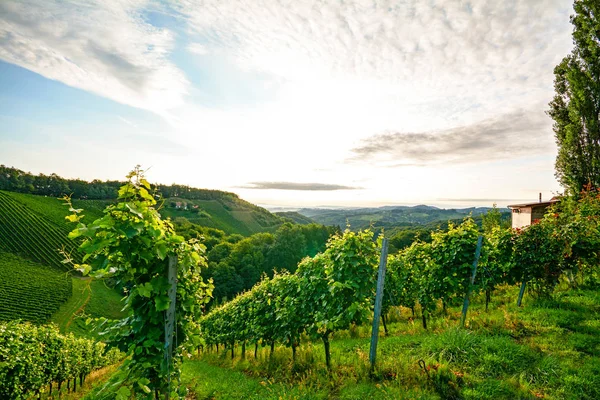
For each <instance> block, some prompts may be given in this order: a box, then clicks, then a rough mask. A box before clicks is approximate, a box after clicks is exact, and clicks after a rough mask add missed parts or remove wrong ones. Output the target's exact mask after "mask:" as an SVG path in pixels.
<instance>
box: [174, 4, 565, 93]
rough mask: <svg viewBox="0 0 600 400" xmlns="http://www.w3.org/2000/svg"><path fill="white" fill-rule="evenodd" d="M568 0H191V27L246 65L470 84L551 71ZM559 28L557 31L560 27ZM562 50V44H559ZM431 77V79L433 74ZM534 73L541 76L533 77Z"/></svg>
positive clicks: (305, 74) (184, 10)
mask: <svg viewBox="0 0 600 400" xmlns="http://www.w3.org/2000/svg"><path fill="white" fill-rule="evenodd" d="M571 5H572V1H570V0H545V1H537V2H498V1H496V0H478V1H475V2H459V1H455V0H440V1H436V2H435V3H432V2H425V1H421V0H407V1H402V2H390V1H388V0H371V1H361V0H350V1H344V2H337V1H335V2H334V1H331V2H314V1H291V2H290V1H287V0H271V1H268V2H256V1H254V0H229V1H226V2H224V1H222V0H203V1H201V2H200V1H197V0H184V1H182V2H180V3H178V6H176V7H177V8H178V11H179V12H180V13H181V14H182V15H186V16H187V21H188V26H189V29H190V31H191V32H192V33H193V34H195V35H197V36H199V37H201V38H202V40H203V42H206V43H209V44H211V45H215V46H218V47H219V48H221V49H224V50H225V51H227V52H228V53H229V54H231V55H232V56H233V57H235V58H236V59H237V60H238V62H239V63H240V64H241V65H244V66H246V67H247V68H252V67H253V68H257V69H261V70H266V71H270V72H272V73H274V74H278V75H282V76H286V77H292V78H293V77H296V78H300V79H303V78H311V77H315V76H328V77H331V76H352V77H355V78H362V79H367V80H386V81H394V82H398V81H407V80H412V81H420V82H423V83H426V84H427V85H429V86H432V87H437V88H442V87H443V85H442V84H440V83H441V82H448V81H450V80H451V79H453V78H456V77H460V80H458V81H455V82H454V85H455V86H461V87H463V88H464V89H465V90H469V88H470V86H471V84H472V83H474V84H477V85H485V84H487V85H489V84H496V83H498V81H503V82H520V83H521V85H523V84H525V85H526V86H529V85H531V82H527V80H528V79H532V78H535V77H537V76H538V75H536V74H539V73H543V74H545V75H546V76H547V75H549V74H550V75H551V73H552V66H553V64H552V65H551V66H550V69H548V64H549V63H554V62H555V60H556V57H557V53H556V51H557V50H560V51H562V50H566V49H568V46H569V45H570V41H569V38H568V37H564V36H562V33H563V32H564V29H565V27H568V18H565V17H566V15H565V14H568V12H569V11H570V9H571ZM559 34H560V35H559ZM558 54H561V53H558ZM427 81H428V82H427ZM534 81H535V79H534Z"/></svg>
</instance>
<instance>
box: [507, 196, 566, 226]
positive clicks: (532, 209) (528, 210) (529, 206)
mask: <svg viewBox="0 0 600 400" xmlns="http://www.w3.org/2000/svg"><path fill="white" fill-rule="evenodd" d="M557 201H558V199H557V198H556V197H553V198H552V199H550V200H549V201H542V194H541V193H540V199H539V201H538V202H537V203H525V204H513V205H510V206H508V208H510V209H511V211H512V213H511V215H512V227H513V229H515V228H523V227H525V226H529V225H531V224H533V223H534V222H536V221H537V220H540V219H542V218H543V217H544V214H545V213H546V210H547V209H548V207H550V205H552V204H554V203H556V202H557Z"/></svg>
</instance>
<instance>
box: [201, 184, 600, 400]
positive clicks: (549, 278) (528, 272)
mask: <svg viewBox="0 0 600 400" xmlns="http://www.w3.org/2000/svg"><path fill="white" fill-rule="evenodd" d="M599 206H600V195H599V194H598V193H595V192H593V193H587V194H583V195H582V197H581V198H580V199H579V201H570V200H564V201H563V202H561V203H560V205H558V206H557V207H556V208H554V209H552V210H551V211H550V212H549V213H548V214H547V215H546V216H545V217H544V219H543V220H541V221H539V222H538V223H536V224H534V225H532V226H530V227H528V228H527V229H523V230H502V229H500V228H499V227H496V228H494V229H491V230H490V231H489V232H486V234H485V235H484V237H483V248H482V250H481V257H480V259H479V275H478V278H477V279H476V280H475V285H472V284H471V276H472V274H473V273H474V269H473V259H474V254H475V250H476V246H477V241H478V236H479V235H480V233H479V232H478V229H477V227H476V225H475V224H474V223H473V221H472V220H471V219H467V220H465V221H464V222H463V223H462V224H461V225H459V226H452V225H451V226H450V227H449V229H448V230H447V231H439V232H437V233H434V234H433V241H432V242H431V243H421V242H417V243H414V244H413V245H412V246H411V247H409V248H408V249H406V250H404V251H402V252H400V253H398V254H396V255H394V256H391V257H390V259H389V262H388V266H389V268H388V272H387V275H386V280H387V281H386V285H385V288H386V289H385V296H384V315H386V313H387V314H388V315H389V310H390V309H392V308H393V309H398V307H400V306H401V307H405V308H407V309H412V311H411V312H412V316H413V318H414V317H415V316H416V315H415V314H416V312H415V309H416V310H417V311H420V314H421V315H420V318H421V319H422V326H423V329H428V319H429V318H430V317H431V316H432V315H436V316H439V312H440V311H439V310H440V309H441V312H442V313H443V315H448V312H449V310H450V309H451V308H455V307H456V306H458V305H459V304H460V303H462V302H463V299H465V297H466V296H467V295H468V294H469V293H470V292H471V291H473V295H474V296H477V295H478V294H479V293H481V294H482V296H483V297H484V299H485V300H484V301H485V309H486V310H487V309H488V306H489V303H490V302H491V301H492V296H493V295H494V293H495V291H496V290H497V288H503V290H506V289H505V288H506V287H510V285H514V284H519V285H520V287H521V288H522V290H521V291H520V294H519V296H518V299H517V296H515V297H514V298H513V299H512V301H513V302H514V303H517V302H518V303H519V304H521V301H522V296H523V292H524V290H525V288H528V293H529V294H530V298H538V299H547V300H548V301H550V300H551V299H552V293H553V291H554V289H555V288H556V286H557V285H559V283H561V282H562V283H563V284H564V285H567V286H568V287H571V288H574V287H577V286H581V285H592V286H593V287H595V285H597V284H598V278H599V277H600V268H599V267H600V265H599V263H598V256H599V255H598V250H599V249H600V207H599ZM376 265H377V248H376V245H375V243H374V241H373V234H372V233H371V232H369V231H364V232H359V233H353V232H351V231H346V232H345V233H344V234H343V235H342V236H337V237H334V238H333V239H331V240H330V242H329V243H328V246H327V249H326V251H325V252H324V253H322V254H318V255H317V256H315V257H314V258H306V259H304V260H303V261H302V262H301V263H300V265H299V266H298V270H297V272H296V273H295V274H276V275H275V277H274V278H272V279H267V278H266V279H264V280H263V281H262V282H261V283H259V284H257V285H256V286H255V287H254V288H253V289H252V290H250V291H248V292H246V293H244V294H242V295H240V296H239V297H237V298H236V299H234V300H233V301H231V302H229V303H226V304H224V305H222V306H220V307H218V308H216V309H214V310H212V311H211V312H210V313H209V314H207V315H206V316H204V317H203V318H202V319H201V320H200V321H199V325H200V331H201V332H202V336H203V340H204V343H205V345H206V346H207V349H209V350H210V349H213V350H215V351H216V352H217V353H218V352H219V349H221V350H223V349H227V351H228V352H229V351H230V352H231V358H232V359H233V358H234V357H235V351H236V348H237V349H238V350H240V351H241V358H242V359H244V358H246V346H247V345H254V356H255V357H256V355H257V352H258V348H259V346H261V347H262V346H267V347H270V350H269V354H270V355H269V358H272V357H273V354H274V350H275V346H276V345H281V346H284V347H288V348H290V349H291V357H292V361H293V362H295V360H296V354H297V349H298V347H299V346H300V344H301V341H305V342H306V341H308V342H311V343H312V342H313V341H314V340H315V339H317V340H319V341H322V349H323V352H324V360H325V365H326V367H327V369H329V370H331V369H332V362H331V359H332V355H331V338H332V337H333V336H335V335H336V334H337V333H340V332H342V331H350V330H352V329H357V328H360V327H361V324H363V323H364V322H366V321H367V320H368V318H369V317H370V316H372V308H373V299H374V286H375V285H374V280H375V276H376V271H375V267H376ZM465 303H466V300H465ZM596 310H597V307H595V308H594V313H596V312H597V311H596ZM580 318H581V317H580ZM385 322H386V321H385V319H384V326H385ZM436 323H437V321H436ZM590 323H592V324H596V323H597V318H596V317H592V320H591V321H590ZM467 325H468V322H467ZM455 326H457V327H458V326H459V325H458V323H456V325H455ZM570 326H571V327H572V329H578V328H575V323H574V321H572V322H570ZM353 327H354V328H353ZM385 330H386V331H387V327H386V329H385ZM581 330H582V333H583V334H585V335H588V334H589V332H596V331H597V329H593V328H592V329H587V330H586V328H585V327H584V326H582V327H581ZM458 335H459V336H460V334H458ZM463 339H464V338H463ZM463 339H461V340H463ZM589 343H590V344H593V346H596V345H597V344H596V343H597V340H594V339H592V341H590V342H589ZM236 344H237V346H236ZM509 345H510V343H509V342H507V343H506V346H509ZM589 351H591V354H593V355H597V351H596V350H589ZM450 398H454V397H450ZM456 398H458V397H456Z"/></svg>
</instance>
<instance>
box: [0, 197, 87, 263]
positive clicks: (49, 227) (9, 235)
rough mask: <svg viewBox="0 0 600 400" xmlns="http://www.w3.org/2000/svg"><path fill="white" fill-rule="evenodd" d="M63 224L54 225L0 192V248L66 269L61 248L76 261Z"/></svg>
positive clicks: (77, 257) (76, 258)
mask: <svg viewBox="0 0 600 400" xmlns="http://www.w3.org/2000/svg"><path fill="white" fill-rule="evenodd" d="M68 232H69V229H68V228H67V226H66V225H63V226H60V225H57V224H55V223H53V222H51V221H50V220H48V219H47V218H45V217H44V216H42V215H40V214H38V213H36V212H35V211H34V210H32V209H31V208H29V207H27V206H25V205H23V204H22V203H20V202H19V201H17V200H15V199H14V198H13V197H11V196H10V195H9V194H8V193H6V192H1V191H0V250H4V251H6V252H10V253H15V254H19V255H21V256H23V257H26V258H29V259H31V260H33V261H37V262H39V263H41V264H44V265H49V266H52V267H55V268H58V269H60V270H65V265H64V264H63V263H62V261H63V259H64V257H63V255H61V254H60V250H62V249H64V250H65V251H67V252H68V253H71V254H72V256H73V257H74V259H75V260H77V261H79V260H80V259H81V255H79V254H78V252H77V251H75V247H76V245H75V243H73V242H72V241H71V240H69V239H68V238H67V234H68Z"/></svg>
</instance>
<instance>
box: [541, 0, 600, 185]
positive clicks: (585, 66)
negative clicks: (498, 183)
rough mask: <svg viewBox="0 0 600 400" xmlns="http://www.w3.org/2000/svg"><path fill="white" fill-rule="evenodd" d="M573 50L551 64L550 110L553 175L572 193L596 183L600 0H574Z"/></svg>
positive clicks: (599, 171)
mask: <svg viewBox="0 0 600 400" xmlns="http://www.w3.org/2000/svg"><path fill="white" fill-rule="evenodd" d="M573 8H574V10H575V15H573V16H571V23H572V24H573V27H574V30H573V44H574V46H573V50H572V51H571V54H570V55H568V56H566V57H565V58H564V59H563V60H562V61H561V63H560V64H558V65H557V66H556V68H555V69H554V76H555V80H554V90H555V92H556V95H555V96H554V99H553V100H552V101H551V102H550V104H549V106H550V110H549V111H548V114H549V115H550V117H552V119H553V120H554V133H555V137H556V142H557V145H558V156H557V158H556V165H555V167H556V177H557V178H558V180H559V181H560V183H561V184H562V185H563V186H564V187H565V188H567V189H568V190H569V191H570V192H571V194H575V195H576V194H577V193H579V191H580V190H582V189H583V188H584V186H585V185H587V184H591V185H592V186H593V187H595V188H597V187H600V4H599V3H598V1H597V0H576V1H575V3H574V5H573Z"/></svg>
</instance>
